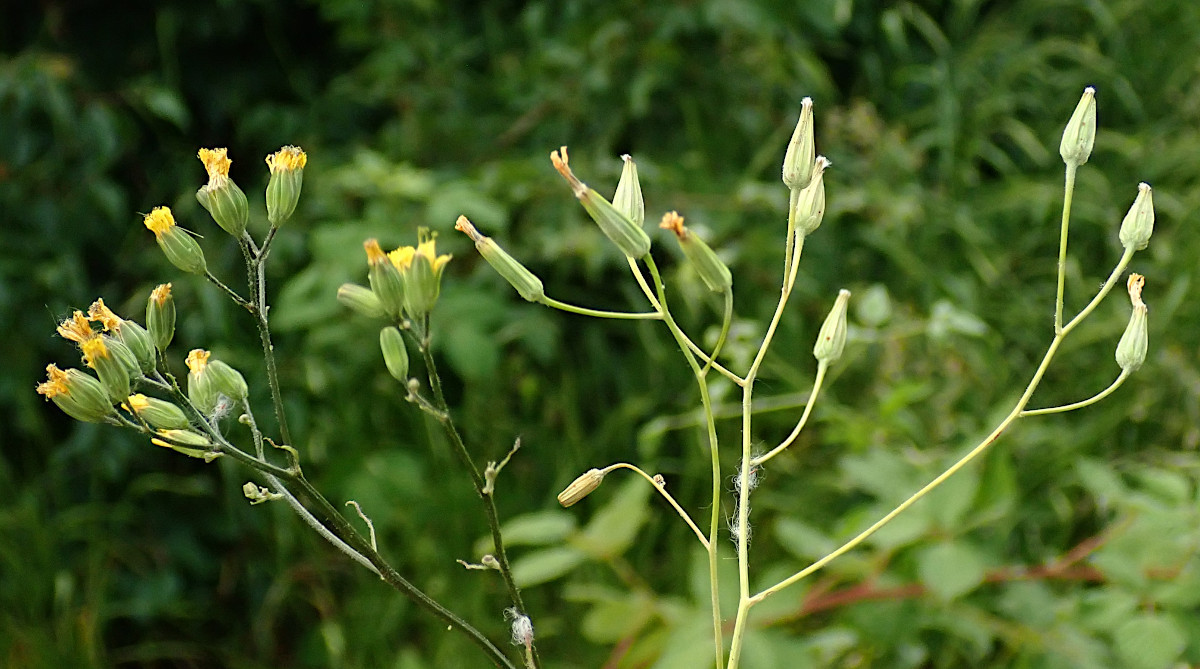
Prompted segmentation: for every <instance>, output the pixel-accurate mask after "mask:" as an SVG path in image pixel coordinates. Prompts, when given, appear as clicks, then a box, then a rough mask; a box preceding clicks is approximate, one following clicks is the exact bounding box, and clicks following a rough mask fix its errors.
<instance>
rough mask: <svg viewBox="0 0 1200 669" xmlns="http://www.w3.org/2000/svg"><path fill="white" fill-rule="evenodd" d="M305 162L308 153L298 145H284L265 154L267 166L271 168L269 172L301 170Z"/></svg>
mask: <svg viewBox="0 0 1200 669" xmlns="http://www.w3.org/2000/svg"><path fill="white" fill-rule="evenodd" d="M306 164H308V154H306V153H304V150H303V149H301V148H300V147H298V146H285V147H283V148H282V149H279V150H278V151H276V152H275V153H272V154H271V155H269V156H267V167H269V168H270V169H271V174H275V173H276V172H283V171H287V172H293V171H295V170H302V169H304V166H305V165H306Z"/></svg>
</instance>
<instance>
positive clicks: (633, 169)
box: [612, 154, 646, 227]
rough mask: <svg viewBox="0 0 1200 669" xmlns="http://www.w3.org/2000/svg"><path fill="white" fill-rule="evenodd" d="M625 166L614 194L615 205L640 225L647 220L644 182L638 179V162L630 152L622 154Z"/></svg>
mask: <svg viewBox="0 0 1200 669" xmlns="http://www.w3.org/2000/svg"><path fill="white" fill-rule="evenodd" d="M621 160H623V161H625V166H624V167H622V168H621V180H620V181H618V182H617V192H616V193H614V194H613V200H612V201H613V206H614V207H616V208H617V211H620V212H621V213H623V214H625V215H626V216H628V217H629V220H631V221H633V222H634V224H636V225H637V226H638V227H641V226H642V223H643V222H644V221H645V220H646V202H645V200H643V199H642V183H641V181H639V180H638V172H637V163H634V162H633V158H632V157H631V156H630V155H629V154H625V155H623V156H621Z"/></svg>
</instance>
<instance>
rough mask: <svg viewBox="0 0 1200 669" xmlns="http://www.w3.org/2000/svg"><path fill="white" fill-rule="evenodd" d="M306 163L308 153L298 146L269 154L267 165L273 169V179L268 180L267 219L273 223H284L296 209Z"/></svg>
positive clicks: (274, 224) (276, 224)
mask: <svg viewBox="0 0 1200 669" xmlns="http://www.w3.org/2000/svg"><path fill="white" fill-rule="evenodd" d="M306 164H308V155H307V154H305V153H304V151H303V150H301V149H300V147H298V146H285V147H283V148H281V149H279V150H278V151H276V152H275V153H272V154H271V155H269V156H267V167H269V168H270V169H271V180H270V181H268V182H267V220H268V221H270V222H271V225H273V226H280V225H283V223H284V221H286V220H288V219H289V218H291V216H292V212H294V211H296V203H297V202H299V201H300V187H301V185H302V184H303V183H304V166H305V165H306Z"/></svg>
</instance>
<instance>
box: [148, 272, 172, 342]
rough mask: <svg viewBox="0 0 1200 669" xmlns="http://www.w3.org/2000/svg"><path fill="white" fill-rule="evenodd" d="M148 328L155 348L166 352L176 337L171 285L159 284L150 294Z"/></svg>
mask: <svg viewBox="0 0 1200 669" xmlns="http://www.w3.org/2000/svg"><path fill="white" fill-rule="evenodd" d="M146 328H147V330H148V331H149V332H150V338H151V339H153V340H154V347H155V348H157V349H158V350H159V351H166V350H167V346H170V344H171V339H173V338H174V337H175V298H174V297H172V296H171V284H169V283H163V284H159V285H158V286H157V287H156V288H155V289H154V290H153V291H151V292H150V299H149V300H147V301H146Z"/></svg>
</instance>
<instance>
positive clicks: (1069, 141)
mask: <svg viewBox="0 0 1200 669" xmlns="http://www.w3.org/2000/svg"><path fill="white" fill-rule="evenodd" d="M1095 143H1096V89H1094V88H1092V87H1091V86H1088V87H1087V88H1085V89H1083V97H1081V98H1079V104H1078V105H1077V106H1076V107H1075V113H1074V114H1072V115H1071V120H1070V121H1067V127H1066V128H1065V129H1064V130H1063V136H1062V143H1060V144H1059V145H1058V153H1059V155H1061V156H1062V159H1063V162H1065V163H1066V164H1068V165H1074V166H1076V167H1079V166H1080V165H1082V164H1084V163H1086V162H1087V161H1088V158H1089V157H1091V155H1092V146H1093V145H1094V144H1095Z"/></svg>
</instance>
